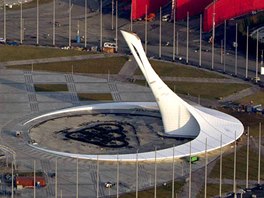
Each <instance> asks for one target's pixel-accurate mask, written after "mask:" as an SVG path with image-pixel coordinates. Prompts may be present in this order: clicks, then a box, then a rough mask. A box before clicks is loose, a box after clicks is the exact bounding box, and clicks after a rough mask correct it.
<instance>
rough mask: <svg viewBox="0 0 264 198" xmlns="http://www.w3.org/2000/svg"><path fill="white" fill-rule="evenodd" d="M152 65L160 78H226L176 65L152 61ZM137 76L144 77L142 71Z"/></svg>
mask: <svg viewBox="0 0 264 198" xmlns="http://www.w3.org/2000/svg"><path fill="white" fill-rule="evenodd" d="M150 64H151V65H152V67H153V69H154V70H155V71H156V73H157V74H158V75H159V76H168V77H189V78H225V77H224V76H222V75H219V74H216V73H213V72H208V71H204V70H201V69H198V68H192V67H186V66H181V65H176V64H174V63H168V62H162V61H157V60H150ZM135 74H136V75H142V72H141V70H140V69H139V68H138V69H137V70H136V73H135Z"/></svg>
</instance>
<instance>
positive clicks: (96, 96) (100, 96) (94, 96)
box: [77, 93, 113, 101]
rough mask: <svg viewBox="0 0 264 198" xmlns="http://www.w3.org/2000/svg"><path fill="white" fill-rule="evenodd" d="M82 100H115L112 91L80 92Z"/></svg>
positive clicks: (79, 95)
mask: <svg viewBox="0 0 264 198" xmlns="http://www.w3.org/2000/svg"><path fill="white" fill-rule="evenodd" d="M77 95H78V97H79V100H80V101H86V100H111V101H112V100H113V98H112V94H111V93H78V94H77Z"/></svg>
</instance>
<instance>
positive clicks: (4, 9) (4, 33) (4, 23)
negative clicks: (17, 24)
mask: <svg viewBox="0 0 264 198" xmlns="http://www.w3.org/2000/svg"><path fill="white" fill-rule="evenodd" d="M4 41H5V42H6V3H5V0H4Z"/></svg>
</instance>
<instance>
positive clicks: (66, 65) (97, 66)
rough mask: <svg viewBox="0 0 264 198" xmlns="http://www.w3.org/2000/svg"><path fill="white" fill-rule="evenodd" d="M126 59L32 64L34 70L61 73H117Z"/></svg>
mask: <svg viewBox="0 0 264 198" xmlns="http://www.w3.org/2000/svg"><path fill="white" fill-rule="evenodd" d="M126 61H127V57H126V56H119V57H108V58H96V59H89V60H81V61H68V62H57V63H41V64H34V65H33V70H34V71H49V72H63V73H67V72H68V73H71V72H72V70H73V73H86V74H87V73H88V74H91V73H93V74H108V72H109V73H110V74H117V73H118V72H119V71H120V69H121V68H122V67H123V65H124V64H125V62H126ZM7 68H9V69H21V70H31V69H32V65H19V66H8V67H7Z"/></svg>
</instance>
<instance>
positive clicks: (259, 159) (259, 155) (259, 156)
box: [258, 122, 261, 184]
mask: <svg viewBox="0 0 264 198" xmlns="http://www.w3.org/2000/svg"><path fill="white" fill-rule="evenodd" d="M258 146H259V153H258V184H260V162H261V122H260V123H259V145H258Z"/></svg>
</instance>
